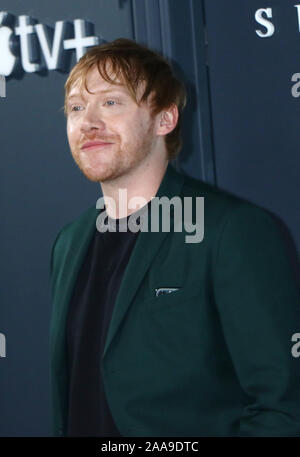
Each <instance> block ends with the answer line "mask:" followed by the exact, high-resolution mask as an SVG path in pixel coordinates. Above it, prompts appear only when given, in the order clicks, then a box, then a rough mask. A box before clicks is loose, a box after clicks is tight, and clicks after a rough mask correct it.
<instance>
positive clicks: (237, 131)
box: [204, 0, 300, 263]
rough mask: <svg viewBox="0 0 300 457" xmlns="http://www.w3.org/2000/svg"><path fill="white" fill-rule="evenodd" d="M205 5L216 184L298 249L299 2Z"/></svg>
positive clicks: (208, 1) (208, 0) (233, 0)
mask: <svg viewBox="0 0 300 457" xmlns="http://www.w3.org/2000/svg"><path fill="white" fill-rule="evenodd" d="M204 3H205V16H206V30H207V40H206V41H207V60H208V69H209V81H210V97H211V115H212V125H213V141H214V154H215V171H216V182H217V184H218V186H219V187H221V188H224V189H226V190H229V191H231V192H233V193H234V194H237V195H240V196H242V197H245V198H247V199H249V200H250V201H252V202H254V203H257V204H259V205H261V206H263V207H264V208H266V209H268V210H270V211H271V212H273V213H274V214H275V215H277V216H278V217H279V219H280V220H281V221H282V222H283V224H284V225H285V226H286V229H287V230H288V232H289V234H290V237H291V240H290V241H291V254H292V251H293V250H295V249H297V251H298V252H299V251H300V210H299V194H300V192H299V191H300V187H299V180H300V154H299V150H300V127H299V126H300V123H299V122H300V98H299V97H300V60H299V55H300V2H297V1H291V0H269V1H268V0H267V1H260V0H243V1H240V0H228V1H226V2H225V1H219V0H205V2H204ZM287 236H288V234H287ZM293 244H294V246H292V245H293ZM295 245H296V246H295ZM294 260H295V263H296V259H294Z"/></svg>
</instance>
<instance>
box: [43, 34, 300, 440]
mask: <svg viewBox="0 0 300 457" xmlns="http://www.w3.org/2000/svg"><path fill="white" fill-rule="evenodd" d="M65 89H66V99H65V111H66V115H67V133H68V140H69V144H70V149H71V151H72V155H73V158H74V160H75V162H76V163H77V165H78V166H79V168H80V169H81V170H82V172H83V173H84V174H85V176H86V177H87V178H88V179H90V180H91V181H97V182H99V183H100V184H101V188H102V192H103V196H104V205H103V204H102V203H103V202H102V203H101V204H100V211H99V208H95V206H93V207H92V208H90V209H89V210H87V211H86V212H85V213H84V214H82V215H81V216H80V217H79V218H78V219H77V220H76V221H74V222H72V223H70V224H68V225H67V226H66V227H64V228H63V229H62V230H61V232H60V233H59V234H58V236H57V239H56V241H55V243H54V246H53V249H52V257H51V281H52V296H53V310H52V318H51V334H50V351H51V386H52V398H53V432H54V435H57V436H120V435H121V436H300V387H299V385H298V384H299V383H298V381H299V379H300V364H299V362H298V361H297V359H295V358H293V357H292V355H291V337H292V335H293V334H294V333H295V332H297V331H299V323H300V306H299V294H298V291H297V289H296V285H295V282H294V280H293V275H292V272H291V269H290V265H289V262H288V260H287V257H286V253H285V250H284V247H283V242H282V239H281V236H280V234H279V231H278V228H277V226H276V225H275V222H274V221H273V218H272V217H271V216H270V215H269V214H268V213H267V212H266V211H264V210H263V209H260V208H258V207H257V206H255V205H252V204H250V203H248V202H245V201H243V200H242V199H239V198H237V197H233V196H231V195H229V194H227V193H225V192H222V191H220V190H218V189H217V188H215V187H213V186H210V185H208V184H206V183H204V182H201V181H197V180H195V179H191V178H188V177H186V176H183V175H182V174H179V173H177V172H176V171H175V170H174V169H173V168H172V166H171V165H170V163H169V160H171V159H173V158H174V157H175V156H176V154H177V153H178V150H179V149H180V123H181V115H182V110H183V108H184V105H185V91H184V88H183V86H182V84H181V83H180V82H179V81H178V80H177V79H176V78H175V76H174V75H173V73H172V70H171V68H170V65H169V64H168V62H167V61H166V60H165V59H163V58H162V57H161V56H159V55H158V54H156V53H155V52H153V51H151V50H149V49H147V48H145V47H143V46H141V45H139V44H137V43H135V42H133V41H130V40H125V39H119V40H116V41H114V42H112V43H107V44H104V45H101V46H97V47H94V48H92V49H91V50H90V51H88V52H87V54H85V55H84V56H83V57H82V58H81V60H80V61H79V62H78V63H77V64H76V65H75V67H74V68H73V70H72V72H71V74H70V76H69V78H68V80H67V82H66V86H65ZM121 190H122V191H124V190H125V191H126V196H125V205H124V204H122V202H121V200H122V199H121V196H120V191H121ZM153 197H155V198H156V199H160V198H162V197H164V198H165V201H167V202H171V200H172V199H174V197H176V198H177V199H180V202H182V208H183V213H182V221H183V222H186V221H185V220H184V219H185V218H186V217H190V219H191V220H193V221H194V220H195V214H194V213H193V214H188V211H187V212H185V211H184V210H185V208H187V206H188V203H187V202H188V201H190V199H192V201H193V202H195V201H197V198H204V207H205V219H204V220H205V223H204V220H203V218H200V219H199V218H198V219H197V218H196V219H197V220H196V222H197V223H198V224H200V225H201V224H203V223H204V237H202V239H201V240H197V242H195V240H193V241H191V242H187V238H186V235H187V234H186V227H187V225H184V227H183V228H182V230H176V229H175V228H176V227H177V225H178V224H177V223H178V217H177V216H176V217H175V214H174V213H175V211H173V212H172V211H171V212H170V216H169V218H168V219H169V222H170V229H169V230H168V231H165V230H163V229H162V228H161V226H160V228H159V230H158V231H154V230H153V231H151V230H148V231H146V230H142V229H140V230H139V231H134V230H131V231H130V230H127V231H126V230H123V229H122V228H121V227H123V228H124V226H125V227H128V225H129V224H128V225H126V224H127V223H128V222H129V219H130V218H132V217H136V219H135V220H136V221H140V220H141V216H143V217H145V215H147V216H148V215H149V220H148V222H149V221H153V220H154V219H155V217H156V216H157V214H156V215H155V213H152V212H151V211H152V206H153V205H152V203H153V202H154V201H155V199H154V198H153ZM122 198H123V197H122ZM134 199H139V201H140V202H144V203H142V204H140V205H137V206H138V207H139V208H140V209H137V207H136V206H135V205H134V204H132V202H133V201H137V200H134ZM123 202H124V199H123ZM97 206H98V205H97ZM103 215H104V216H105V217H104V218H102V216H103ZM105 220H106V221H107V220H108V222H109V224H111V225H108V226H106V229H107V228H108V227H112V226H115V231H113V230H106V231H105V230H104V229H103V227H105V223H104V221H105ZM179 222H180V221H179ZM140 227H142V225H141V226H140ZM146 227H149V226H146ZM144 228H145V226H144Z"/></svg>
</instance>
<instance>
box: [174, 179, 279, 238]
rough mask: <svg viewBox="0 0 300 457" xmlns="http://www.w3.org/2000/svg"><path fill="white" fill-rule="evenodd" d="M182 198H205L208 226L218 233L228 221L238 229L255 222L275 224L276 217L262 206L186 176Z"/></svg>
mask: <svg viewBox="0 0 300 457" xmlns="http://www.w3.org/2000/svg"><path fill="white" fill-rule="evenodd" d="M181 196H182V197H184V198H186V197H192V198H195V197H203V198H204V213H205V220H206V224H207V226H208V227H209V228H210V229H212V228H215V229H216V231H218V230H219V229H220V230H222V226H224V225H227V223H228V221H231V222H232V223H236V225H237V227H239V226H240V225H241V224H245V223H248V224H249V225H252V224H254V223H255V221H261V222H262V224H264V221H265V222H266V223H267V224H268V223H271V224H272V225H273V224H274V222H275V218H274V215H273V214H272V213H271V212H270V211H268V210H267V209H265V208H263V207H261V206H260V205H258V204H256V203H254V202H251V201H249V200H247V199H245V198H243V197H240V196H237V195H234V194H232V193H231V192H229V191H227V190H224V189H220V188H219V187H217V186H215V185H213V184H209V183H207V182H205V181H202V180H199V179H195V178H192V177H190V176H187V175H185V174H184V183H183V186H182V192H181ZM260 225H261V224H260ZM275 225H276V224H275Z"/></svg>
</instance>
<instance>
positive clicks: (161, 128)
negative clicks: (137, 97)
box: [156, 104, 178, 135]
mask: <svg viewBox="0 0 300 457" xmlns="http://www.w3.org/2000/svg"><path fill="white" fill-rule="evenodd" d="M177 121H178V108H177V106H176V105H175V104H173V105H171V106H170V107H169V108H167V109H164V110H163V111H162V112H161V113H159V118H158V127H157V130H156V134H157V135H167V134H168V133H170V132H172V130H174V128H175V127H176V125H177Z"/></svg>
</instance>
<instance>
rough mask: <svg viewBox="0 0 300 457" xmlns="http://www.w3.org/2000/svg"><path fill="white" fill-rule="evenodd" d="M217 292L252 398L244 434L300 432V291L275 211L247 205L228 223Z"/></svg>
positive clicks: (236, 364) (242, 380)
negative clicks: (298, 343)
mask: <svg viewBox="0 0 300 457" xmlns="http://www.w3.org/2000/svg"><path fill="white" fill-rule="evenodd" d="M214 268H215V271H214V273H215V274H214V277H215V281H214V293H215V300H216V304H217V308H218V311H219V315H220V319H221V324H222V328H223V332H224V337H225V341H226V344H227V347H228V350H229V353H230V356H231V358H232V362H233V365H234V368H235V371H236V374H237V376H238V379H239V382H240V384H241V387H242V389H243V391H244V392H245V398H247V399H248V402H247V404H246V405H245V408H244V410H243V413H242V415H241V418H240V435H241V436H300V359H297V358H295V357H293V355H292V353H291V348H292V344H293V343H292V342H291V338H292V335H293V334H294V333H297V332H299V331H300V298H299V291H298V290H297V286H296V281H295V278H294V276H293V273H292V269H291V265H290V263H289V260H288V257H287V253H286V250H285V245H284V242H283V239H282V237H281V234H280V231H279V227H278V226H277V224H276V223H275V220H274V218H273V217H272V216H271V215H270V214H269V213H267V212H266V211H265V210H263V209H261V208H258V207H256V206H254V205H251V204H247V203H245V204H241V205H240V206H238V207H236V208H235V209H234V210H232V211H231V213H230V215H229V216H228V217H227V219H226V221H225V222H224V224H223V226H222V229H221V232H220V236H219V240H218V247H217V249H216V252H215V263H214Z"/></svg>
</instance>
